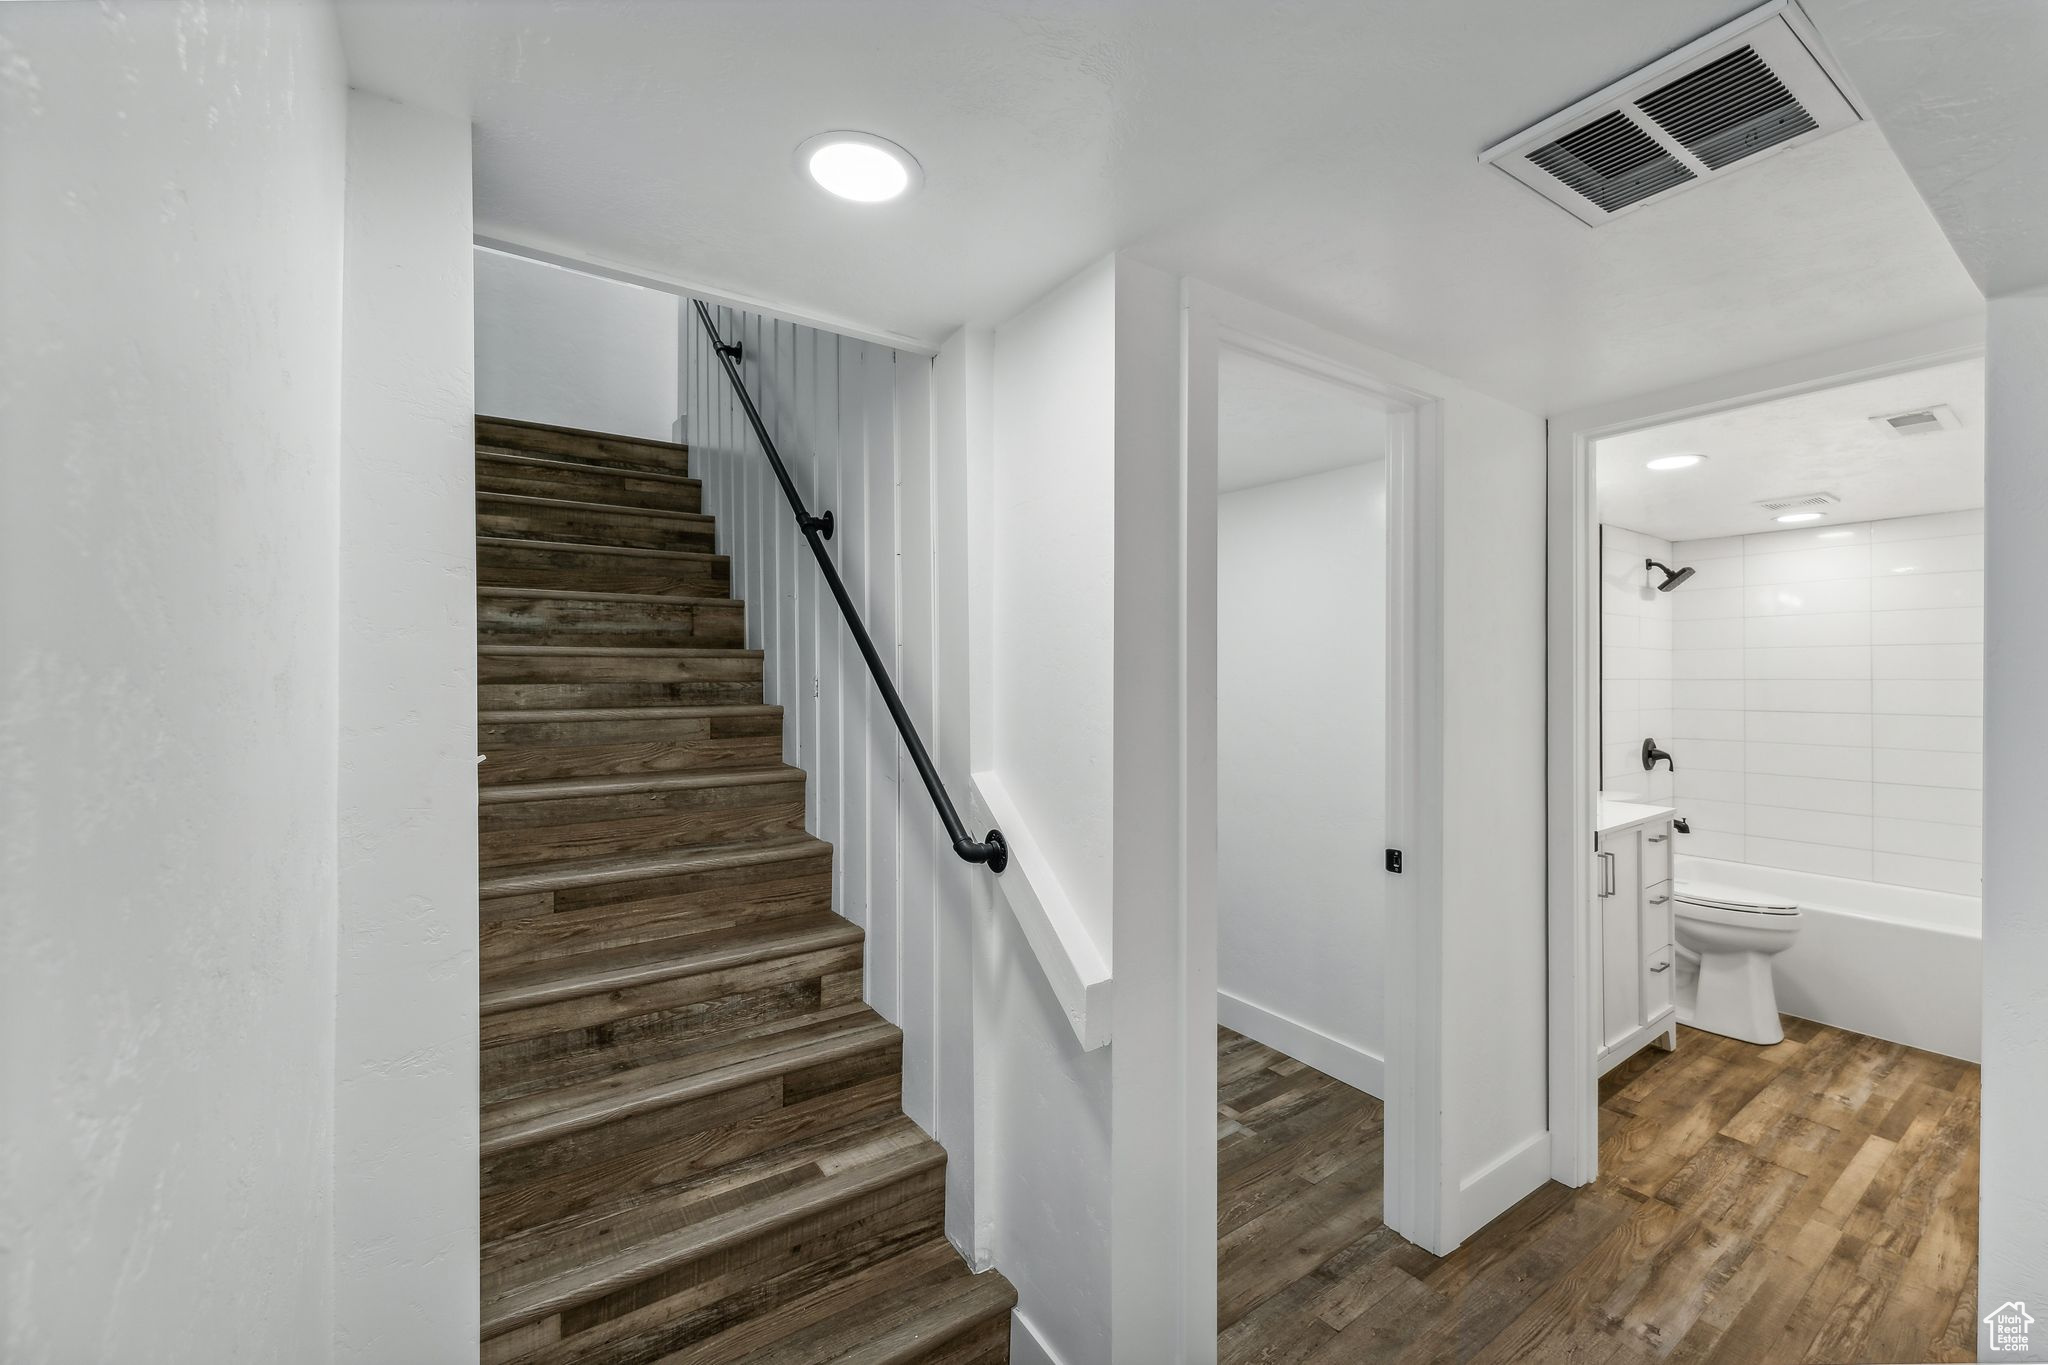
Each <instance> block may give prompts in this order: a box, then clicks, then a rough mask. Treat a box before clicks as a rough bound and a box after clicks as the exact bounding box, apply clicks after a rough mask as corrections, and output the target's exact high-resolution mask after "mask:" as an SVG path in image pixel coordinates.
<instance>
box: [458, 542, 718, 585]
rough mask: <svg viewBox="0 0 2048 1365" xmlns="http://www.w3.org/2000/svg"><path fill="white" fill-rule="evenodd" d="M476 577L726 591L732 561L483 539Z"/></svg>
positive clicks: (499, 581) (481, 580) (491, 581)
mask: <svg viewBox="0 0 2048 1365" xmlns="http://www.w3.org/2000/svg"><path fill="white" fill-rule="evenodd" d="M476 581H477V582H478V584H480V585H482V586H484V587H494V588H568V589H570V590H572V591H574V592H645V593H668V594H671V595H674V596H678V597H728V596H731V594H732V563H731V561H730V560H728V559H726V558H725V557H724V556H722V555H707V556H705V557H703V558H701V559H668V558H665V557H661V556H655V555H610V554H604V553H601V552H599V551H595V550H591V551H578V550H552V549H540V548H537V547H536V548H531V549H529V548H528V547H526V546H523V545H499V544H493V543H489V542H486V543H484V544H480V545H478V546H477V547H476Z"/></svg>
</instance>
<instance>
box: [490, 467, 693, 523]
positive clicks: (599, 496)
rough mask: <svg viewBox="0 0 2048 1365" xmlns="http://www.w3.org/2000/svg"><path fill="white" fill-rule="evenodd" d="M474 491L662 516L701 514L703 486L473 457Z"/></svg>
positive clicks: (599, 470)
mask: <svg viewBox="0 0 2048 1365" xmlns="http://www.w3.org/2000/svg"><path fill="white" fill-rule="evenodd" d="M476 487H477V491H478V492H479V493H524V494H526V495H527V496H529V497H535V498H570V499H574V500H575V501H578V502H610V503H617V504H618V505H619V506H621V507H658V508H661V509H662V510H663V511H667V512H701V511H703V510H704V489H703V485H701V484H698V483H696V482H694V481H693V482H690V483H675V482H673V481H671V480H669V479H661V478H644V477H640V476H637V475H634V474H630V473H626V472H624V471H620V470H611V469H603V468H600V467H598V466H596V465H589V466H586V467H584V468H582V469H555V468H549V467H547V466H545V465H542V466H535V465H526V464H520V463H519V462H518V461H516V460H493V459H488V458H484V457H478V459H477V462H476Z"/></svg>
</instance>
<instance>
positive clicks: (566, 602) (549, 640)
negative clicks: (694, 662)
mask: <svg viewBox="0 0 2048 1365" xmlns="http://www.w3.org/2000/svg"><path fill="white" fill-rule="evenodd" d="M476 618H477V619H476V628H477V635H478V637H479V638H480V639H482V640H483V641H484V642H485V643H487V644H507V645H620V646H626V647H632V648H650V649H668V648H674V649H690V648H699V649H728V648H730V649H739V648H743V647H744V646H745V645H746V643H747V615H746V610H745V608H743V607H741V606H740V604H739V603H737V602H689V603H657V602H608V601H591V600H588V599H584V598H577V597H493V596H489V595H483V596H479V597H478V598H477V604H476Z"/></svg>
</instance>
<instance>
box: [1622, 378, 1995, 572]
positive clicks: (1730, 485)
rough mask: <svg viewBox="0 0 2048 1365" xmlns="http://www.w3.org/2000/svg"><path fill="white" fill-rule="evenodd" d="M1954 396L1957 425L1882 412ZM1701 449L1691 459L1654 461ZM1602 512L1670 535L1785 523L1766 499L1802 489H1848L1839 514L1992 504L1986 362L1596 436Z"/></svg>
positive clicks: (1832, 514)
mask: <svg viewBox="0 0 2048 1365" xmlns="http://www.w3.org/2000/svg"><path fill="white" fill-rule="evenodd" d="M1937 403H1946V404H1947V405H1948V406H1949V407H1951V408H1953V409H1954V410H1955V413H1956V415H1957V416H1958V417H1959V418H1961V419H1962V424H1961V426H1960V427H1958V428H1957V429H1955V430H1953V431H1935V432H1930V433H1928V434H1926V435H1923V436H1895V435H1892V434H1891V433H1889V432H1887V431H1886V430H1885V429H1883V428H1882V427H1880V426H1878V425H1877V424H1876V423H1874V422H1872V421H1871V420H1870V419H1871V418H1872V417H1876V416H1881V415H1887V414H1891V413H1898V412H1911V411H1914V410H1915V409H1918V408H1925V407H1931V406H1933V405H1935V404H1937ZM1678 454H1697V455H1705V456H1706V457H1707V460H1706V463H1704V464H1698V465H1694V466H1693V467H1692V468H1690V469H1674V470H1665V471H1661V472H1660V471H1657V470H1652V469H1646V468H1645V467H1644V464H1645V462H1646V461H1648V460H1652V459H1655V458H1656V457H1657V456H1660V455H1678ZM1594 458H1595V460H1596V461H1597V465H1598V505H1599V512H1600V520H1602V521H1603V522H1607V523H1609V524H1611V525H1615V526H1625V527H1627V528H1628V529H1630V530H1632V531H1643V532H1646V533H1648V534H1650V535H1653V536H1657V537H1658V538H1660V539H1663V540H1700V539H1705V538H1707V537H1710V536H1728V535H1743V534H1748V533H1751V532H1759V531H1780V530H1784V529H1785V528H1784V527H1782V526H1779V525H1778V524H1777V523H1776V522H1774V521H1772V520H1771V513H1769V512H1766V511H1764V510H1762V509H1761V508H1759V507H1757V506H1756V505H1755V504H1756V503H1758V502H1760V501H1762V500H1763V499H1766V498H1777V497H1781V496H1784V495H1786V494H1792V493H1814V492H1825V493H1833V494H1835V495H1836V496H1837V497H1839V498H1841V499H1842V502H1841V505H1840V506H1839V507H1836V508H1833V509H1831V510H1830V511H1829V512H1828V516H1827V520H1829V521H1830V522H1837V523H1846V522H1855V521H1880V520H1883V519H1884V518H1886V517H1910V516H1918V515H1920V514H1921V513H1924V512H1953V511H1958V510H1960V509H1962V508H1966V507H1982V506H1983V505H1984V362H1983V361H1982V360H1981V359H1979V360H1967V361H1959V362H1956V363H1954V364H1948V365H1940V366H1936V367H1935V368H1933V369H1927V370H1918V371H1915V372H1913V373H1911V374H1901V375H1892V376H1888V377H1886V378H1883V379H1870V380H1864V381H1861V382H1859V383H1855V384H1845V385H1842V386H1841V387H1839V388H1832V389H1822V390H1819V391H1818V392H1814V393H1807V394H1800V395H1797V396H1794V397H1790V398H1779V399H1774V400H1772V401H1771V402H1768V403H1758V404H1755V405H1753V406H1750V407H1745V408H1734V409H1731V410H1729V411H1726V412H1718V413H1713V414H1711V415H1708V416H1705V417H1692V418H1687V419H1686V420H1684V421H1681V422H1671V423H1667V424H1665V425H1663V426H1658V427H1650V428H1647V429H1645V430H1642V431H1635V432H1630V433H1628V434H1626V435H1622V436H1613V437H1608V438H1607V439H1605V440H1602V441H1600V442H1598V443H1597V444H1596V445H1595V446H1594Z"/></svg>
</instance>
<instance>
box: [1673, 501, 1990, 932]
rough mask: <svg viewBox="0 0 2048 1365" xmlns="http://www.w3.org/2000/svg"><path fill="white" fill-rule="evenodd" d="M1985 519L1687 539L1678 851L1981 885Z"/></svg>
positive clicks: (1935, 884)
mask: <svg viewBox="0 0 2048 1365" xmlns="http://www.w3.org/2000/svg"><path fill="white" fill-rule="evenodd" d="M1983 527H1984V516H1983V513H1981V512H1944V513H1939V514H1937V515H1933V516H1923V517H1898V518H1893V519H1891V520H1887V521H1878V522H1862V523H1850V524H1844V525H1840V526H1821V527H1809V528H1802V529H1799V530H1788V531H1772V532H1766V533H1764V534H1761V535H1751V536H1724V537H1720V538H1717V539H1713V540H1689V541H1682V542H1680V543H1679V544H1678V545H1677V546H1675V547H1673V551H1672V552H1673V553H1674V554H1676V555H1677V556H1678V562H1680V563H1683V564H1689V565H1692V566H1693V567H1694V568H1696V569H1698V570H1699V572H1698V573H1697V574H1695V575H1694V576H1693V578H1692V579H1691V580H1690V581H1689V582H1687V583H1684V584H1682V585H1680V586H1679V587H1678V588H1677V589H1675V590H1674V591H1673V592H1671V593H1670V594H1668V595H1669V596H1670V597H1671V598H1672V599H1674V601H1673V605H1674V606H1675V607H1676V609H1677V612H1678V618H1679V619H1678V624H1677V632H1676V636H1675V640H1674V644H1675V646H1676V648H1675V650H1674V652H1673V654H1672V660H1673V676H1674V682H1673V684H1672V686H1673V688H1674V689H1675V694H1676V701H1677V707H1676V710H1675V712H1674V721H1673V724H1672V727H1671V729H1672V734H1671V741H1672V742H1671V743H1670V744H1668V745H1666V746H1665V747H1667V748H1669V749H1670V750H1671V753H1672V757H1673V759H1674V760H1675V761H1676V762H1677V764H1678V769H1679V771H1678V779H1677V792H1678V795H1679V797H1680V798H1682V800H1683V803H1684V807H1685V810H1684V814H1685V816H1686V818H1687V820H1688V821H1689V823H1690V824H1691V825H1692V829H1693V833H1692V835H1691V837H1689V838H1687V839H1686V840H1685V845H1684V850H1683V851H1684V852H1686V853H1690V854H1693V855H1695V856H1697V857H1702V858H1722V859H1727V860H1729V861H1732V862H1746V863H1754V864H1757V865H1759V866H1763V867H1781V868H1790V869H1793V870H1795V871H1800V872H1817V873H1820V874H1822V875H1824V876H1829V877H1849V878H1854V879H1855V880H1858V881H1872V882H1883V883H1887V884H1890V885H1896V886H1913V887H1920V888H1922V889H1924V890H1930V891H1947V892H1952V893H1955V894H1958V895H1966V896H1974V895H1977V894H1979V891H1980V889H1981V878H1982V872H1981V868H1980V851H1979V850H1980V847H1981V844H1982V836H1981V834H1980V830H1979V827H1980V825H1981V823H1982V814H1981V812H1982V809H1983V797H1982V784H1983V763H1984V761H1983V749H1984V729H1983V720H1982V717H1983V711H1984V685H1983V681H1982V679H1983V675H1984V645H1983V639H1984V609H1983V605H1982V604H1983V601H1984V567H1983V566H1984V534H1983Z"/></svg>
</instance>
